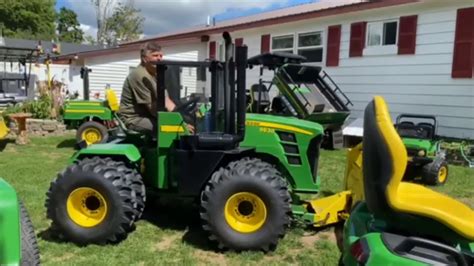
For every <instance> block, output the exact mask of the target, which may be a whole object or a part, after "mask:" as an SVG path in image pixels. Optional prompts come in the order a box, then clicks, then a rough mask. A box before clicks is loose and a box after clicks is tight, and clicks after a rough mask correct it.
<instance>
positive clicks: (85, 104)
mask: <svg viewBox="0 0 474 266" xmlns="http://www.w3.org/2000/svg"><path fill="white" fill-rule="evenodd" d="M67 104H68V105H71V106H101V105H102V102H68V103H67Z"/></svg>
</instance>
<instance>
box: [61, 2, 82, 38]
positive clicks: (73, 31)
mask: <svg viewBox="0 0 474 266" xmlns="http://www.w3.org/2000/svg"><path fill="white" fill-rule="evenodd" d="M56 21H57V24H58V35H59V36H58V37H59V40H60V41H64V42H71V43H81V42H82V41H83V39H84V32H83V31H82V29H81V28H80V24H79V21H78V20H77V14H76V13H75V12H74V11H72V10H71V9H67V8H65V7H62V8H61V9H60V10H59V13H58V16H57V20H56Z"/></svg>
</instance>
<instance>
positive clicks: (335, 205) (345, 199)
mask: <svg viewBox="0 0 474 266" xmlns="http://www.w3.org/2000/svg"><path fill="white" fill-rule="evenodd" d="M308 203H309V206H310V207H311V209H312V210H314V213H315V214H314V221H313V226H315V227H322V226H327V225H332V224H337V223H339V222H342V221H344V220H346V219H347V213H348V211H349V208H350V203H351V191H349V190H347V191H342V192H339V193H337V194H334V195H331V196H328V197H324V198H320V199H315V200H311V201H309V202H308ZM309 206H308V207H309Z"/></svg>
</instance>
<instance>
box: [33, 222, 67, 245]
mask: <svg viewBox="0 0 474 266" xmlns="http://www.w3.org/2000/svg"><path fill="white" fill-rule="evenodd" d="M37 237H38V238H41V239H43V240H44V241H47V242H53V243H66V242H67V241H66V240H64V238H63V237H61V234H60V233H59V232H58V231H57V230H55V229H53V228H52V227H51V226H50V227H48V229H46V230H43V231H41V232H39V233H38V235H37Z"/></svg>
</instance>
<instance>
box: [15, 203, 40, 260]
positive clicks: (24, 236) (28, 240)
mask: <svg viewBox="0 0 474 266" xmlns="http://www.w3.org/2000/svg"><path fill="white" fill-rule="evenodd" d="M19 205H20V229H21V262H20V265H22V266H23V265H24V266H32V265H40V253H39V248H38V242H37V241H36V235H35V229H34V228H33V224H32V223H31V220H30V216H29V215H28V212H27V211H26V208H25V206H24V205H23V203H22V202H21V201H20V202H19Z"/></svg>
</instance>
